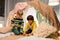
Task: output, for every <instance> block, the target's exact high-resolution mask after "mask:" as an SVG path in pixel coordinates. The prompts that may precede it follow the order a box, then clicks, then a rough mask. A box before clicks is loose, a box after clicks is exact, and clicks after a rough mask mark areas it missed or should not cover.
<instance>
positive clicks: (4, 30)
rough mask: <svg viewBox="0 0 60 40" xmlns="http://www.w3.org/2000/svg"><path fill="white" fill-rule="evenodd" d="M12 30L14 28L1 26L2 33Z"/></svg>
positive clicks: (0, 31)
mask: <svg viewBox="0 0 60 40" xmlns="http://www.w3.org/2000/svg"><path fill="white" fill-rule="evenodd" d="M11 30H12V28H11V27H2V28H0V33H7V32H11Z"/></svg>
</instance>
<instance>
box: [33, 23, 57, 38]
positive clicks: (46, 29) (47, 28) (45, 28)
mask: <svg viewBox="0 0 60 40" xmlns="http://www.w3.org/2000/svg"><path fill="white" fill-rule="evenodd" d="M56 31H57V29H56V28H55V27H53V26H51V25H49V24H47V23H45V22H41V23H40V26H39V27H37V28H36V30H35V31H34V33H33V34H34V36H38V37H47V36H49V35H50V34H51V33H54V32H56Z"/></svg>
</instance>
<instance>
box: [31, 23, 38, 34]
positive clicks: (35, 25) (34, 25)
mask: <svg viewBox="0 0 60 40" xmlns="http://www.w3.org/2000/svg"><path fill="white" fill-rule="evenodd" d="M36 28H37V24H36V22H34V24H33V30H32V33H34V31H35V29H36Z"/></svg>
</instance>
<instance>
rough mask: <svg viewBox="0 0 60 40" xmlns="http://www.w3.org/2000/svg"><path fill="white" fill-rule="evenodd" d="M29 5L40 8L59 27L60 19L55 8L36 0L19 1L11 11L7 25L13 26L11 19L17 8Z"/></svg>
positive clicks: (23, 8)
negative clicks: (29, 0)
mask: <svg viewBox="0 0 60 40" xmlns="http://www.w3.org/2000/svg"><path fill="white" fill-rule="evenodd" d="M29 5H30V6H33V7H35V8H36V9H37V10H39V11H40V12H41V13H42V14H43V15H44V16H45V17H46V18H47V19H49V20H50V21H51V22H52V25H53V26H55V27H58V24H59V21H58V19H57V16H56V14H55V12H54V10H53V8H52V7H50V6H48V5H46V4H44V3H42V2H41V1H36V0H35V1H31V2H19V3H17V4H16V6H15V7H14V9H13V10H12V12H10V13H9V15H8V19H7V24H6V26H7V27H9V26H11V22H10V21H11V19H12V18H13V17H12V16H14V13H15V12H16V11H17V10H19V9H20V10H25V8H27V7H28V6H29ZM22 6H23V7H22ZM14 10H15V11H14ZM8 24H9V25H8Z"/></svg>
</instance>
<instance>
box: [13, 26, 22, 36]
mask: <svg viewBox="0 0 60 40" xmlns="http://www.w3.org/2000/svg"><path fill="white" fill-rule="evenodd" d="M12 31H13V32H14V34H16V35H20V34H23V28H20V27H13V29H12Z"/></svg>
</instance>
